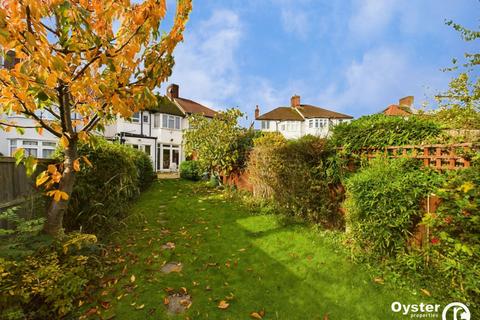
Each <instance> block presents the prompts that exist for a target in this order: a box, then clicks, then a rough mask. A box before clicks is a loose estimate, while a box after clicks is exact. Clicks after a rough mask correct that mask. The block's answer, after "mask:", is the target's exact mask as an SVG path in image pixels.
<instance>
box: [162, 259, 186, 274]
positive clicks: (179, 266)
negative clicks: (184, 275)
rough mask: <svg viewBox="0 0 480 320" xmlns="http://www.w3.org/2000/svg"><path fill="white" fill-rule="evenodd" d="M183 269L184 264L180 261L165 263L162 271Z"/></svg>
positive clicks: (169, 271) (168, 271)
mask: <svg viewBox="0 0 480 320" xmlns="http://www.w3.org/2000/svg"><path fill="white" fill-rule="evenodd" d="M182 269H183V265H182V264H181V263H180V262H173V261H172V262H169V263H166V264H165V265H163V267H162V269H160V271H162V272H163V273H172V272H180V271H182Z"/></svg>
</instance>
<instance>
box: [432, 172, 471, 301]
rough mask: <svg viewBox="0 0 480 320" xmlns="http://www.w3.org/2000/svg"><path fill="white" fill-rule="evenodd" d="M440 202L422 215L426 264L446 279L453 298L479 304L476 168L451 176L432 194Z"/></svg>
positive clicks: (454, 173)
mask: <svg viewBox="0 0 480 320" xmlns="http://www.w3.org/2000/svg"><path fill="white" fill-rule="evenodd" d="M436 194H437V195H438V196H439V197H440V199H441V200H442V202H441V204H440V206H439V208H438V210H437V211H436V212H435V213H432V214H429V215H426V216H425V218H424V223H425V224H426V225H427V226H428V227H429V228H430V239H429V240H430V247H429V249H430V252H429V253H430V255H429V258H430V263H431V266H433V267H434V268H436V269H437V270H438V272H439V273H441V274H442V277H445V278H448V279H449V281H448V287H449V288H452V289H454V290H448V291H450V292H451V293H453V294H454V297H455V298H457V299H464V300H466V301H470V302H474V303H475V304H476V305H477V306H478V305H480V288H479V286H478V284H479V283H480V168H479V167H472V168H469V169H465V170H460V171H458V172H453V173H451V174H450V175H449V176H448V177H447V180H446V182H445V183H444V185H443V186H442V187H441V188H439V189H438V190H437V191H436Z"/></svg>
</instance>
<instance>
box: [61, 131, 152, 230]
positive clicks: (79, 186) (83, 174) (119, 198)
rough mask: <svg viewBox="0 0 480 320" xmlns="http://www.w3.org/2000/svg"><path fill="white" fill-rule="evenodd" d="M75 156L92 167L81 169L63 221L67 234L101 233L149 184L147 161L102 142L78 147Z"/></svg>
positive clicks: (143, 156) (122, 215)
mask: <svg viewBox="0 0 480 320" xmlns="http://www.w3.org/2000/svg"><path fill="white" fill-rule="evenodd" d="M78 153H79V156H86V157H87V158H88V159H89V161H90V162H91V163H92V164H93V166H91V167H90V166H87V165H83V166H84V167H83V168H82V170H81V171H79V172H78V173H77V174H76V180H75V186H74V189H73V192H72V195H71V197H70V201H69V207H68V210H67V212H66V214H65V217H64V226H65V228H66V229H67V230H79V229H81V230H83V231H86V232H92V233H101V232H103V233H105V232H108V231H110V230H112V228H114V227H115V226H117V225H118V223H119V222H120V221H122V219H124V218H125V217H126V216H127V215H128V212H129V203H130V202H131V201H132V200H134V199H135V198H136V197H137V196H138V195H139V194H140V191H141V190H143V189H145V188H146V187H147V186H148V185H149V184H150V183H151V182H152V181H153V176H154V173H153V168H152V165H151V163H150V159H149V158H148V156H147V155H146V154H144V153H143V152H141V151H138V150H135V149H133V148H130V147H128V146H125V145H120V144H117V143H111V142H108V141H106V140H104V139H99V138H98V139H95V140H92V143H90V144H82V145H80V146H79V150H78Z"/></svg>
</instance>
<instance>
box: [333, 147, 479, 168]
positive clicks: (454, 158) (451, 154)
mask: <svg viewBox="0 0 480 320" xmlns="http://www.w3.org/2000/svg"><path fill="white" fill-rule="evenodd" d="M340 150H342V149H341V148H340ZM479 151H480V145H478V144H474V143H457V144H430V145H406V146H388V147H382V148H375V147H366V148H363V149H362V150H361V151H358V152H353V154H356V155H359V156H361V157H362V156H363V157H366V158H367V159H368V160H370V159H374V158H377V157H380V156H383V157H388V158H402V157H404V158H412V159H420V160H422V163H423V165H424V166H425V167H430V168H434V169H436V170H456V169H462V168H468V167H470V166H471V160H470V159H471V156H472V154H473V153H475V152H479ZM349 168H350V169H354V168H352V164H351V165H350V166H349Z"/></svg>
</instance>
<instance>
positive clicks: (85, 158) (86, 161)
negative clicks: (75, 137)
mask: <svg viewBox="0 0 480 320" xmlns="http://www.w3.org/2000/svg"><path fill="white" fill-rule="evenodd" d="M81 158H82V160H83V161H84V162H85V163H86V164H87V166H89V167H93V165H92V163H91V162H90V160H88V158H87V157H85V156H82V157H81Z"/></svg>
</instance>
